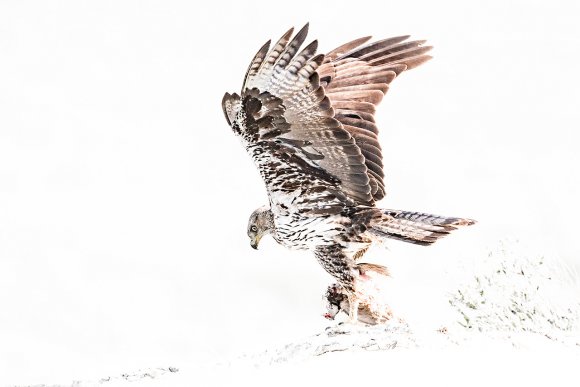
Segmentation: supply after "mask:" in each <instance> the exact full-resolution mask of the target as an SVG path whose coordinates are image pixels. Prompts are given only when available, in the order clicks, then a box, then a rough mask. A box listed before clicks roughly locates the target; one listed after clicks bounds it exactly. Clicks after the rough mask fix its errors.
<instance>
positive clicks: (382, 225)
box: [370, 210, 476, 245]
mask: <svg viewBox="0 0 580 387" xmlns="http://www.w3.org/2000/svg"><path fill="white" fill-rule="evenodd" d="M381 213H382V216H381V218H380V220H379V221H375V222H374V223H373V224H372V225H371V230H370V231H371V233H373V234H374V235H376V236H378V237H381V238H391V239H398V240H401V241H404V242H409V243H415V244H418V245H430V244H433V243H435V242H436V241H437V240H438V239H440V238H442V237H444V236H446V235H448V234H449V233H451V232H452V231H454V230H457V229H458V228H459V227H462V226H470V225H472V224H474V223H476V222H475V220H472V219H464V218H452V217H445V216H439V215H431V214H425V213H422V212H411V211H396V210H381Z"/></svg>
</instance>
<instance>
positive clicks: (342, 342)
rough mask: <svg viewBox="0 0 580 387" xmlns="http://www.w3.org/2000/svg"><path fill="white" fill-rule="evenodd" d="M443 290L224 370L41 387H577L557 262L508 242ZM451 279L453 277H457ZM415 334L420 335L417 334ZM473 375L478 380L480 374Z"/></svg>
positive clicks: (578, 305) (571, 278) (579, 311)
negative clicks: (441, 300) (438, 310)
mask: <svg viewBox="0 0 580 387" xmlns="http://www.w3.org/2000/svg"><path fill="white" fill-rule="evenodd" d="M459 270H460V271H462V272H463V276H462V277H463V281H460V285H459V286H458V287H456V288H452V289H449V291H448V292H446V293H445V294H446V297H447V309H448V310H447V312H448V313H443V314H441V317H439V316H438V317H431V318H429V317H428V316H427V315H424V318H425V319H428V320H429V321H430V328H426V326H421V325H419V326H417V327H414V326H413V324H412V323H408V322H406V321H405V316H404V315H401V314H400V313H399V314H398V316H397V318H394V319H393V320H391V321H389V322H388V323H386V324H382V325H375V326H367V325H364V324H357V325H351V324H348V323H345V322H337V323H333V324H330V326H328V327H327V328H325V329H324V330H323V331H322V332H319V333H316V334H313V335H311V336H308V337H304V338H298V339H296V340H295V341H293V342H290V343H288V344H286V345H283V346H278V347H272V348H268V349H266V350H264V351H262V352H257V353H246V354H243V355H240V356H236V357H233V358H231V359H230V360H227V361H223V362H219V363H210V362H208V363H206V364H187V365H183V366H181V367H179V368H177V367H159V368H150V369H142V370H137V371H134V372H127V373H123V374H119V375H112V376H104V377H102V378H99V379H96V380H86V381H83V380H78V381H73V382H71V384H62V385H35V387H49V386H50V387H65V386H75V387H89V386H90V387H93V386H111V387H113V386H185V385H216V386H221V385H249V384H253V385H271V384H272V383H276V384H277V385H295V384H296V383H299V382H302V381H308V382H314V381H316V382H331V381H332V382H335V381H338V382H340V383H347V382H348V383H360V382H361V381H364V380H366V381H380V380H382V379H384V380H388V381H391V382H403V383H409V384H411V383H415V382H422V383H431V382H435V383H436V384H437V383H444V384H446V385H462V384H464V383H465V382H466V380H468V379H467V378H470V379H469V380H470V381H469V384H470V385H487V384H488V383H491V382H494V383H497V382H501V383H512V382H513V383H519V384H522V383H526V384H528V385H546V384H551V385H553V384H554V383H558V384H559V385H577V384H574V383H577V380H578V371H577V364H580V363H578V362H580V291H579V286H578V278H579V277H578V276H577V274H576V273H575V272H574V271H573V270H571V269H570V268H569V267H567V266H566V265H565V264H564V263H562V262H561V261H560V260H558V259H554V258H550V257H546V256H537V255H528V254H526V253H525V252H524V251H523V249H522V248H521V247H520V246H519V245H518V244H517V243H514V242H509V243H506V242H502V243H501V244H500V245H499V247H498V248H497V249H495V250H494V251H492V252H489V253H488V254H487V256H486V257H484V258H483V259H481V260H480V261H479V263H478V264H477V265H475V266H473V267H471V269H470V270H469V269H467V268H465V267H464V268H460V269H459ZM453 275H454V276H456V275H457V273H453ZM415 328H417V329H415ZM474 375H475V376H474Z"/></svg>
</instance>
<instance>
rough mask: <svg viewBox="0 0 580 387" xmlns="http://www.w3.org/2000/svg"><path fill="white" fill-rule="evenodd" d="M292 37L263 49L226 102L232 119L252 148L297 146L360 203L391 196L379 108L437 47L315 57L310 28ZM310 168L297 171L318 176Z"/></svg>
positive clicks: (360, 47)
mask: <svg viewBox="0 0 580 387" xmlns="http://www.w3.org/2000/svg"><path fill="white" fill-rule="evenodd" d="M293 32H294V29H293V28H291V29H289V30H288V31H287V32H286V33H285V34H284V35H282V37H281V38H280V39H279V40H278V41H277V42H276V43H275V44H274V45H273V46H271V42H270V41H268V42H267V43H266V44H264V45H263V46H262V47H261V48H260V49H259V50H258V52H257V53H256V55H255V56H254V58H253V59H252V61H251V62H250V65H249V67H248V70H247V72H246V75H245V77H244V83H243V87H242V93H241V95H237V94H232V95H230V94H226V96H224V100H223V102H222V105H223V109H224V113H225V115H226V119H227V120H228V123H229V124H230V126H232V128H233V130H234V131H235V132H236V131H237V133H238V134H239V135H241V136H242V137H244V136H245V137H244V139H245V140H246V141H249V142H250V143H256V142H258V141H277V144H283V145H284V146H287V147H293V149H294V150H295V151H296V154H299V155H300V157H302V158H303V159H305V160H307V162H308V163H309V165H310V167H312V166H314V167H315V168H320V169H321V170H322V171H323V172H324V173H327V174H329V175H331V176H333V177H335V178H336V179H338V181H339V182H340V188H341V189H342V191H343V192H344V194H345V195H346V196H347V197H348V198H350V199H351V200H353V201H354V202H355V203H356V204H362V205H370V206H372V205H374V203H375V201H377V200H380V199H381V198H382V197H384V195H385V186H384V182H383V179H384V172H383V163H382V154H381V147H380V144H379V142H378V137H377V135H378V129H377V127H376V125H375V120H374V113H375V110H376V106H377V105H378V104H379V103H380V102H381V100H382V98H383V96H384V94H385V93H386V92H387V91H388V89H389V85H390V83H391V82H392V80H393V79H394V78H396V77H397V75H399V74H400V73H401V72H402V71H404V70H407V69H410V68H413V67H416V66H418V65H419V64H421V63H423V62H425V61H427V60H428V59H429V58H430V57H429V56H428V55H425V53H426V52H427V51H428V50H430V49H431V47H428V46H423V43H424V41H421V40H417V41H407V39H408V38H409V37H408V36H399V37H394V38H389V39H383V40H380V41H377V42H373V43H367V42H368V41H369V40H370V37H363V38H359V39H356V40H353V41H351V42H348V43H346V44H343V45H341V46H339V47H337V48H335V49H334V50H332V51H330V52H329V53H328V54H326V55H322V54H318V55H317V54H316V50H317V48H318V42H317V41H316V40H314V41H312V42H311V43H310V44H308V45H307V46H306V47H304V48H303V49H302V50H300V47H301V46H302V44H303V43H304V41H305V40H306V36H307V34H308V24H306V25H305V26H304V27H303V28H302V29H301V30H300V31H299V32H298V33H296V34H295V35H294V36H293V37H292V34H293ZM270 46H271V48H270ZM310 167H308V168H306V167H297V168H298V169H300V168H302V169H301V170H300V171H299V172H302V173H305V169H304V168H306V169H308V173H314V172H313V170H312V168H310Z"/></svg>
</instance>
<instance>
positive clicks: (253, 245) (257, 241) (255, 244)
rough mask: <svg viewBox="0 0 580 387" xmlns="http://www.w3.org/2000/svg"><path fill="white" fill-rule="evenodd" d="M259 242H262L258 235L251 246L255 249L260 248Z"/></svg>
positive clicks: (251, 242)
mask: <svg viewBox="0 0 580 387" xmlns="http://www.w3.org/2000/svg"><path fill="white" fill-rule="evenodd" d="M258 243H260V237H258V236H257V237H256V238H255V239H252V240H251V241H250V246H252V248H253V249H254V250H258Z"/></svg>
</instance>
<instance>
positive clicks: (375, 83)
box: [317, 36, 431, 201]
mask: <svg viewBox="0 0 580 387" xmlns="http://www.w3.org/2000/svg"><path fill="white" fill-rule="evenodd" d="M408 38H409V36H397V37H393V38H388V39H383V40H379V41H377V42H373V43H370V44H366V45H364V46H363V45H362V44H364V43H366V42H367V41H368V40H369V38H368V37H365V38H361V39H357V40H354V41H352V42H349V43H347V44H344V45H342V46H340V47H338V48H336V49H334V50H332V51H330V53H329V54H328V55H327V56H326V59H325V61H324V62H323V63H322V65H321V66H320V67H319V68H318V70H317V72H318V73H319V75H320V79H321V81H322V84H323V85H324V87H325V91H326V96H327V97H328V98H329V100H330V103H331V105H332V107H333V108H334V111H335V116H334V118H336V119H337V120H338V121H339V122H341V123H342V125H343V128H344V129H345V130H347V131H348V132H349V133H350V134H351V135H352V137H353V138H354V140H355V142H356V144H357V145H358V146H359V147H360V148H361V153H362V155H363V156H364V157H365V165H366V166H367V174H368V177H369V180H370V185H371V187H372V196H373V199H374V200H375V201H377V200H380V199H382V198H383V197H384V196H385V193H386V191H385V184H384V181H383V179H384V172H383V161H382V160H383V156H382V152H381V146H380V144H379V142H378V129H377V127H376V125H375V123H374V122H375V120H374V113H375V108H376V106H377V105H378V104H379V103H380V102H381V100H382V99H383V96H384V95H385V93H386V92H387V91H388V89H389V84H390V83H391V82H392V81H393V79H395V78H396V77H397V76H398V75H399V74H400V73H401V72H403V71H405V70H409V69H411V68H414V67H417V66H419V65H420V64H422V63H424V62H426V61H427V60H429V59H430V58H431V57H430V56H428V55H425V53H426V52H427V51H429V50H430V49H431V47H429V46H423V44H424V43H425V41H424V40H415V41H407V39H408Z"/></svg>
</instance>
